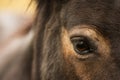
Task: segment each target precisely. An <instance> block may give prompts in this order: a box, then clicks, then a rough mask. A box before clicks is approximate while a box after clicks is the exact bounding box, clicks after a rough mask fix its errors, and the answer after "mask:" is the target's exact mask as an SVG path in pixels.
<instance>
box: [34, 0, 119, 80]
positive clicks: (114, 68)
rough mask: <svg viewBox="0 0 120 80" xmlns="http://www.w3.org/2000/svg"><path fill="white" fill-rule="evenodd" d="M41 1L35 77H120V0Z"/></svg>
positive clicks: (103, 79) (53, 79) (40, 79)
mask: <svg viewBox="0 0 120 80" xmlns="http://www.w3.org/2000/svg"><path fill="white" fill-rule="evenodd" d="M37 4H38V6H37V18H36V31H37V33H36V38H35V44H34V50H35V53H34V61H33V69H32V71H33V73H32V79H33V80H120V43H119V42H120V6H119V5H120V0H37ZM76 40H77V41H76ZM72 41H73V42H72ZM80 41H82V42H81V43H80ZM76 42H77V43H76ZM76 44H78V45H77V46H76ZM81 44H84V45H81ZM76 49H77V50H76Z"/></svg>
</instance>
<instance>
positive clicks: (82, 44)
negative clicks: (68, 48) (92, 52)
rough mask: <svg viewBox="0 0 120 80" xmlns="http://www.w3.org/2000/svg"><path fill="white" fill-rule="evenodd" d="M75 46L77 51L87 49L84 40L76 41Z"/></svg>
mask: <svg viewBox="0 0 120 80" xmlns="http://www.w3.org/2000/svg"><path fill="white" fill-rule="evenodd" d="M76 48H77V49H78V50H79V51H85V50H88V49H89V46H88V44H87V43H86V42H85V41H83V40H81V41H78V42H77V43H76Z"/></svg>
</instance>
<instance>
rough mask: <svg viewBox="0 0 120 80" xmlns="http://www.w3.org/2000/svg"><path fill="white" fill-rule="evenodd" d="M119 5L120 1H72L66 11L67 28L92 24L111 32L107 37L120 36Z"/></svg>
mask: <svg viewBox="0 0 120 80" xmlns="http://www.w3.org/2000/svg"><path fill="white" fill-rule="evenodd" d="M119 4H120V0H71V1H70V2H69V3H68V5H67V8H66V10H65V14H66V15H65V20H66V27H68V28H72V27H74V26H76V25H80V24H90V25H95V26H96V27H98V29H101V30H103V32H109V33H107V35H111V34H110V33H112V32H114V33H112V34H115V35H118V36H120V34H119V32H118V31H120V8H119ZM111 36H112V35H111Z"/></svg>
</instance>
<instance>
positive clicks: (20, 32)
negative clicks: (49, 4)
mask: <svg viewBox="0 0 120 80" xmlns="http://www.w3.org/2000/svg"><path fill="white" fill-rule="evenodd" d="M35 9H36V3H35V1H34V0H0V76H2V77H3V76H4V75H8V76H7V77H4V78H7V79H3V80H10V79H9V76H15V74H16V71H17V68H19V66H21V64H20V62H23V61H22V60H23V58H24V57H23V56H24V55H26V52H27V51H30V50H29V49H30V45H31V43H32V39H33V36H34V31H33V30H32V27H33V26H32V23H33V21H34V17H35ZM11 63H13V64H12V65H11ZM13 65H14V67H11V66H13ZM11 73H12V74H11ZM0 80H2V78H1V77H0Z"/></svg>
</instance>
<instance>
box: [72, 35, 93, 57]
mask: <svg viewBox="0 0 120 80" xmlns="http://www.w3.org/2000/svg"><path fill="white" fill-rule="evenodd" d="M71 41H72V44H73V46H74V50H75V51H76V52H77V53H78V54H80V55H87V54H90V53H93V52H94V51H95V49H94V48H93V47H92V45H91V43H90V41H89V40H87V39H86V38H84V37H73V38H71Z"/></svg>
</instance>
